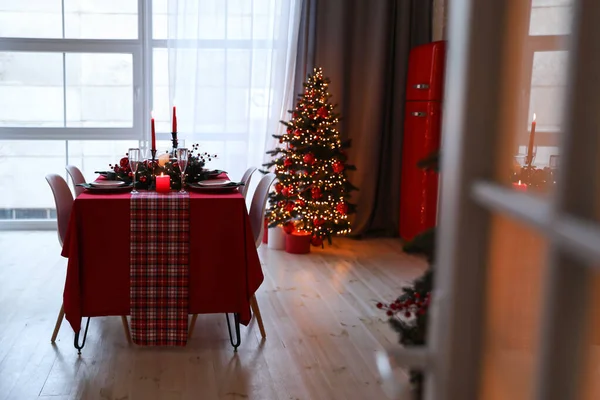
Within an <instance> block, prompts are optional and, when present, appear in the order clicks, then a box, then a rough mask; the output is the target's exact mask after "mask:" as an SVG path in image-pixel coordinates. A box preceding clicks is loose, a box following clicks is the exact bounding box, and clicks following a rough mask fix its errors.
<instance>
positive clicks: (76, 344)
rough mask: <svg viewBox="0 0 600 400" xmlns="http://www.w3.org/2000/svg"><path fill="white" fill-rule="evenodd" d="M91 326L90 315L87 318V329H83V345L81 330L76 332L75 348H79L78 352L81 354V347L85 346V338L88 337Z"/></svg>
mask: <svg viewBox="0 0 600 400" xmlns="http://www.w3.org/2000/svg"><path fill="white" fill-rule="evenodd" d="M89 326H90V317H88V319H87V323H86V324H85V331H83V342H81V346H80V345H79V332H81V330H80V331H79V332H77V333H76V334H75V348H76V349H77V354H79V355H81V349H83V346H85V339H87V333H88V327H89Z"/></svg>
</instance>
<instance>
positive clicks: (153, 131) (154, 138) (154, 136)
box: [150, 112, 156, 150]
mask: <svg viewBox="0 0 600 400" xmlns="http://www.w3.org/2000/svg"><path fill="white" fill-rule="evenodd" d="M150 117H151V118H152V119H151V120H150V125H151V126H152V150H156V131H155V130H154V112H151V113H150Z"/></svg>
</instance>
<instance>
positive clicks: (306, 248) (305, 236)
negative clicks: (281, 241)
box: [285, 231, 312, 254]
mask: <svg viewBox="0 0 600 400" xmlns="http://www.w3.org/2000/svg"><path fill="white" fill-rule="evenodd" d="M311 238H312V233H310V232H303V231H296V232H293V233H291V234H287V235H286V236H285V251H286V253H291V254H307V253H310V239H311Z"/></svg>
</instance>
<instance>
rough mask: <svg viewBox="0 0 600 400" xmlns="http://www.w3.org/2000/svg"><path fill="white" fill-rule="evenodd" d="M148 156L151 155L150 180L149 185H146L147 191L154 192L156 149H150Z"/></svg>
mask: <svg viewBox="0 0 600 400" xmlns="http://www.w3.org/2000/svg"><path fill="white" fill-rule="evenodd" d="M150 154H152V159H151V160H150V164H151V167H150V168H151V169H152V178H151V180H150V184H149V185H148V189H149V190H156V165H157V162H156V149H151V150H150Z"/></svg>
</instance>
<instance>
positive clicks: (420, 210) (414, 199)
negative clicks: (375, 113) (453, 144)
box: [399, 41, 446, 240]
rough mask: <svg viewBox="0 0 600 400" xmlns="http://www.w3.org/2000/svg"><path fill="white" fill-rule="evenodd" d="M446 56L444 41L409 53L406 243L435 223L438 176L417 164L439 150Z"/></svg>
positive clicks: (403, 186) (403, 198) (403, 199)
mask: <svg viewBox="0 0 600 400" xmlns="http://www.w3.org/2000/svg"><path fill="white" fill-rule="evenodd" d="M445 56H446V42H445V41H440V42H433V43H429V44H426V45H423V46H418V47H415V48H414V49H412V50H411V52H410V57H409V66H408V76H407V85H406V104H405V108H404V110H405V111H404V112H405V116H404V138H403V144H402V175H401V181H400V225H399V231H400V237H401V238H402V239H405V240H410V239H412V238H413V237H415V235H417V234H419V233H421V232H422V231H424V230H426V229H429V228H432V227H434V226H435V224H436V218H437V201H438V174H437V173H435V172H433V171H423V170H421V169H419V168H418V167H417V162H418V161H420V160H422V159H423V158H425V157H426V156H428V155H429V154H431V153H433V152H434V151H437V150H439V148H440V134H441V125H442V98H443V89H444V68H445Z"/></svg>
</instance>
